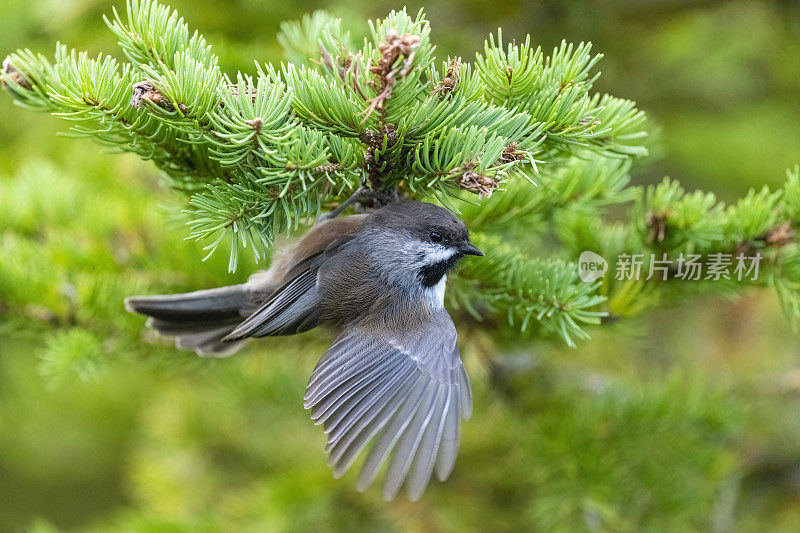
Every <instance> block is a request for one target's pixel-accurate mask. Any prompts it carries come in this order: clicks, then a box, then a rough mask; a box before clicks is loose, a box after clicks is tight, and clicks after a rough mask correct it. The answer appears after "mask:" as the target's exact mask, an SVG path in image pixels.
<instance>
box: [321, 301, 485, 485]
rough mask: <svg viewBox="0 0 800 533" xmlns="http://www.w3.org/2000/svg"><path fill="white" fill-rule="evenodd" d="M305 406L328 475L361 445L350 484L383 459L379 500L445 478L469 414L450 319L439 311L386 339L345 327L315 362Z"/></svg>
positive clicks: (371, 475)
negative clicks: (317, 428)
mask: <svg viewBox="0 0 800 533" xmlns="http://www.w3.org/2000/svg"><path fill="white" fill-rule="evenodd" d="M305 406H306V408H307V409H309V410H310V411H311V417H312V419H314V420H315V421H316V423H317V424H322V425H323V427H324V429H325V432H326V433H327V434H328V444H327V451H328V454H329V457H328V463H329V464H330V465H331V466H332V467H333V468H334V475H335V476H336V477H340V476H342V475H344V473H345V472H346V471H347V470H348V469H349V468H350V467H351V466H352V464H353V463H354V462H355V460H356V458H357V457H358V456H359V454H360V453H361V452H362V451H364V450H365V448H367V447H369V452H368V454H367V457H366V459H365V461H364V464H363V466H362V468H361V472H360V475H359V478H358V489H359V490H361V491H363V490H366V488H367V487H369V485H371V484H372V482H373V481H374V480H375V478H376V477H377V476H378V474H379V473H380V471H381V469H382V467H383V466H384V465H385V464H386V465H387V466H386V468H385V471H386V472H385V481H384V491H383V492H384V497H385V498H386V499H387V500H390V499H392V498H394V496H395V495H396V494H397V492H398V491H399V490H400V488H401V486H403V484H404V483H405V486H406V489H407V491H408V495H409V497H410V498H411V499H412V500H416V499H418V498H419V497H420V496H421V495H422V493H423V491H424V490H425V487H426V486H427V484H428V481H429V480H430V478H431V476H432V474H433V473H434V472H436V475H437V477H438V478H439V479H440V480H444V479H446V478H447V476H449V474H450V472H451V471H452V469H453V465H454V463H455V457H456V451H457V449H458V434H459V424H460V418H461V417H464V418H467V417H468V416H469V414H470V413H471V411H472V393H471V391H470V388H469V382H468V381H467V376H466V373H465V372H464V368H463V365H462V364H461V359H460V358H459V356H458V348H457V346H456V332H455V327H454V326H453V323H452V320H451V319H450V317H449V316H448V315H447V313H446V312H445V311H444V310H442V311H440V312H439V313H437V314H436V316H434V317H433V318H432V319H431V320H430V321H429V323H427V324H426V325H425V326H424V327H421V328H419V329H416V330H415V331H411V332H402V334H398V335H396V336H395V337H392V338H389V339H386V338H385V336H380V335H378V334H377V333H376V332H375V331H374V330H371V329H369V328H367V327H365V326H363V325H352V326H350V327H348V328H346V329H345V330H344V331H343V332H342V334H341V335H340V336H339V338H338V339H337V340H336V342H335V343H334V345H333V346H332V347H331V348H330V349H329V350H328V352H327V353H326V354H325V355H324V356H323V357H322V359H320V361H319V363H318V364H317V367H316V368H315V370H314V373H313V374H312V376H311V379H310V380H309V384H308V388H307V390H306V396H305Z"/></svg>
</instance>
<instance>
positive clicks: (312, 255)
mask: <svg viewBox="0 0 800 533" xmlns="http://www.w3.org/2000/svg"><path fill="white" fill-rule="evenodd" d="M465 255H477V256H482V255H483V253H482V252H481V251H480V250H479V249H478V248H476V247H475V246H474V245H473V244H472V243H471V242H470V240H469V234H468V232H467V228H466V227H465V226H464V223H463V222H462V221H461V220H459V219H458V218H456V217H455V216H454V215H453V214H452V213H450V211H448V210H446V209H444V208H442V207H439V206H435V205H432V204H427V203H423V202H412V201H400V202H396V203H392V204H389V205H387V206H384V207H382V208H380V209H377V210H376V211H374V212H372V213H370V214H360V215H349V216H343V217H339V218H332V219H330V220H326V221H323V222H322V223H320V224H317V225H315V226H314V227H312V228H311V229H310V230H309V231H308V232H306V234H305V235H304V236H303V237H302V238H301V239H300V240H299V241H298V242H297V243H296V244H294V245H293V246H291V247H289V248H287V249H286V250H285V251H283V253H281V254H279V255H278V256H277V258H276V259H275V260H274V261H273V263H272V265H271V266H270V268H269V270H267V271H264V272H259V273H256V274H254V275H253V276H251V277H250V278H249V279H248V281H247V282H246V283H243V284H241V285H233V286H230V287H221V288H217V289H209V290H201V291H196V292H190V293H187V294H174V295H165V296H135V297H131V298H128V299H126V300H125V306H126V308H127V309H128V310H129V311H131V312H134V313H140V314H143V315H146V316H148V317H149V319H148V321H147V325H148V326H150V327H152V328H154V329H155V330H157V331H158V332H159V333H160V334H161V335H163V336H167V337H173V338H174V339H175V344H176V346H177V347H178V348H180V349H186V350H194V351H195V352H196V353H197V354H198V355H200V356H203V357H207V356H213V357H225V356H228V355H230V354H232V353H233V352H235V351H236V350H238V349H239V348H240V347H241V346H242V343H243V342H244V341H245V340H246V339H249V338H251V337H264V336H267V335H292V334H295V333H300V332H303V331H307V330H309V329H311V328H314V327H316V326H326V327H329V328H333V329H334V330H336V331H337V332H338V337H337V338H336V340H335V341H334V343H333V346H331V347H330V349H329V350H328V351H327V352H326V353H325V354H324V355H323V356H322V358H321V359H320V361H319V362H318V363H317V366H316V368H315V369H314V372H313V373H312V375H311V379H310V381H309V382H308V386H307V389H306V394H305V407H306V409H309V410H310V411H311V418H312V419H313V420H315V422H316V423H317V424H322V425H323V428H324V430H325V432H326V433H327V447H326V451H327V452H328V464H329V465H330V466H332V467H333V469H334V476H335V477H337V478H338V477H341V476H342V475H344V473H345V472H346V471H347V470H348V469H349V468H350V466H351V465H352V464H353V462H354V461H355V459H356V458H357V457H358V455H359V454H360V453H361V451H362V450H364V449H365V448H366V447H367V446H368V445H369V452H368V454H367V457H366V459H365V461H364V463H363V466H362V468H361V471H360V474H359V478H358V484H357V487H358V490H359V491H362V492H363V491H364V490H366V489H367V487H369V486H370V485H371V484H372V482H373V481H374V480H375V478H376V476H377V475H378V473H379V471H380V470H381V467H382V466H383V464H384V463H386V462H388V467H387V469H386V475H385V482H384V498H386V499H387V500H391V499H393V498H394V497H395V495H396V494H397V492H398V491H399V489H400V487H401V485H402V484H403V482H404V481H405V483H406V489H407V492H408V496H409V498H410V499H411V500H412V501H416V500H417V499H419V497H420V496H421V495H422V493H423V492H424V490H425V487H426V486H427V484H428V481H429V480H430V477H431V475H432V473H433V472H434V471H435V472H436V476H437V477H438V479H439V480H440V481H444V480H445V479H447V477H448V476H449V475H450V472H451V471H452V469H453V466H454V464H455V459H456V452H457V449H458V440H459V432H460V418H464V419H465V420H466V419H468V418H469V417H470V415H471V413H472V392H471V389H470V385H469V381H468V379H467V375H466V373H465V371H464V367H463V365H462V363H461V359H460V357H459V353H458V346H457V345H456V328H455V326H454V325H453V321H452V319H451V318H450V315H449V314H448V313H447V311H446V310H445V308H444V303H443V302H444V291H445V281H446V278H447V273H448V272H449V271H450V270H451V269H452V268H453V267H454V266H455V265H456V263H457V262H458V261H459V259H461V258H462V257H464V256H465Z"/></svg>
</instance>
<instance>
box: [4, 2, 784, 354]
mask: <svg viewBox="0 0 800 533" xmlns="http://www.w3.org/2000/svg"><path fill="white" fill-rule="evenodd" d="M106 23H107V24H108V26H109V28H110V29H111V31H112V32H113V33H114V35H115V36H116V37H117V39H118V41H119V45H120V47H121V48H122V50H123V52H124V54H125V56H126V57H127V62H124V63H120V62H118V61H117V60H115V59H113V58H112V57H110V56H106V55H100V56H98V57H96V58H90V57H89V56H88V55H87V54H86V53H84V52H76V51H73V50H69V49H68V48H67V47H66V46H64V45H60V44H59V45H57V47H56V52H55V56H54V59H53V60H50V59H48V58H46V57H44V56H42V55H40V54H35V53H33V52H31V51H29V50H19V51H17V52H16V53H14V54H11V55H10V56H9V57H8V58H6V59H5V60H4V62H3V68H2V74H1V79H2V83H3V87H4V88H5V89H6V91H7V92H8V94H9V95H10V96H12V97H13V98H14V99H15V100H16V101H17V102H18V103H19V104H21V105H24V106H26V107H29V108H32V109H38V110H41V111H46V112H48V113H51V114H54V115H56V116H59V117H61V118H63V119H65V120H68V121H70V124H71V129H72V131H73V132H74V133H75V134H76V135H79V136H84V137H90V138H93V139H95V140H97V141H100V142H102V143H104V144H107V145H111V146H114V147H116V148H118V149H121V150H123V151H130V152H133V153H136V154H138V155H139V156H141V157H142V158H144V159H149V160H152V161H153V162H154V163H155V164H156V166H157V167H159V168H160V169H162V170H163V171H164V172H165V174H166V175H167V176H168V178H169V183H170V185H171V186H172V187H174V188H176V189H178V190H181V191H183V192H185V193H186V197H187V205H186V212H187V213H188V216H189V219H190V220H189V223H188V224H189V229H190V234H189V235H190V237H191V238H193V239H197V240H198V241H202V242H203V244H204V247H205V249H206V250H207V251H208V253H209V255H210V254H211V253H213V252H214V251H215V250H216V249H217V248H218V247H219V246H220V245H221V244H222V243H223V242H226V241H227V242H229V243H230V247H231V255H230V258H229V266H230V269H231V270H233V269H235V268H236V265H237V263H238V260H239V254H240V253H241V250H242V249H243V248H251V249H252V250H253V253H254V254H255V256H256V257H257V258H261V257H262V256H263V254H264V253H265V251H266V249H267V248H269V247H270V246H271V245H272V242H273V239H274V237H275V235H276V234H277V233H280V232H288V231H292V230H296V229H297V228H298V227H299V226H300V224H301V223H302V224H308V223H311V222H312V221H313V220H315V219H317V218H318V217H320V216H321V215H322V213H323V211H324V208H327V207H328V206H335V205H337V204H341V203H342V202H345V201H346V199H347V198H349V197H351V195H352V194H353V193H354V192H355V191H356V190H360V191H364V190H366V191H367V192H368V194H367V193H364V194H359V195H358V198H359V200H360V202H361V207H362V208H363V207H369V204H370V202H374V203H376V204H378V203H381V202H382V201H383V200H382V198H384V197H385V198H390V197H393V196H394V195H396V194H398V193H402V194H404V195H406V196H408V197H411V198H421V199H435V200H437V201H441V202H443V203H446V204H448V205H451V206H452V207H454V208H455V209H457V210H460V211H461V213H462V217H463V218H464V219H465V220H466V221H467V222H468V223H469V225H470V228H471V230H472V231H473V234H474V235H475V239H476V241H480V243H481V244H482V245H483V246H484V247H486V248H487V249H486V252H487V257H486V258H485V260H484V261H482V262H471V263H469V265H468V266H467V267H465V269H464V270H463V271H462V275H461V276H459V277H457V279H458V281H455V282H454V283H453V289H452V291H451V304H452V305H454V306H456V307H458V308H459V309H462V310H465V311H467V312H468V314H470V315H472V316H473V317H475V318H481V319H484V318H486V317H487V316H488V315H487V314H497V315H500V314H502V315H506V316H508V318H509V320H511V321H512V322H513V323H514V324H515V325H516V326H518V329H519V330H530V329H534V330H543V331H548V332H551V333H554V334H556V335H558V336H560V337H561V338H563V340H564V341H565V342H567V344H570V345H573V344H574V343H575V341H576V340H578V339H582V338H585V337H586V327H587V326H590V325H593V324H597V323H599V322H600V321H601V319H603V318H604V317H613V316H628V315H631V314H635V313H638V312H641V311H642V310H644V309H646V308H647V307H648V305H651V304H652V302H654V301H663V300H664V299H667V298H669V296H670V295H674V294H679V293H681V291H687V290H689V291H698V290H699V289H698V287H700V288H701V290H702V291H706V292H708V293H709V294H730V293H734V292H739V291H741V290H742V289H743V288H745V287H747V286H751V285H758V286H770V287H772V288H774V290H776V292H777V293H778V295H779V296H780V297H781V300H782V302H783V305H784V308H785V309H786V311H787V313H788V314H789V315H790V316H791V317H793V319H795V320H798V319H800V296H798V294H800V291H798V287H800V266H798V265H800V249H799V248H798V243H797V242H796V230H797V228H798V224H800V176H798V171H797V169H795V170H794V171H793V172H791V173H790V175H789V180H788V182H787V184H786V186H785V187H784V188H783V189H781V190H779V191H769V190H767V189H763V190H760V191H753V192H751V193H750V194H749V195H747V196H746V197H745V198H743V199H742V200H740V201H739V202H737V203H735V204H733V205H724V204H722V203H720V202H718V201H717V199H716V198H715V197H714V195H712V194H710V193H703V192H699V191H697V192H691V193H687V192H686V191H685V190H684V189H683V188H682V187H681V186H680V185H679V184H678V182H677V181H673V180H665V181H663V182H662V183H661V184H659V185H656V186H651V187H645V188H643V187H635V186H630V185H629V181H630V178H629V169H630V162H631V160H632V159H633V158H635V157H638V156H642V155H645V154H646V153H647V150H646V147H645V145H644V142H645V139H646V135H647V134H646V124H645V116H644V114H643V113H642V112H641V111H639V110H637V109H636V107H635V104H634V103H633V102H631V101H628V100H624V99H620V98H616V97H614V96H609V95H599V94H596V93H593V92H592V85H593V83H594V81H595V80H596V79H597V76H598V73H597V72H596V70H595V67H596V65H597V63H598V62H599V61H600V59H601V56H600V55H599V54H593V53H592V50H591V45H590V44H589V43H580V44H578V45H577V46H575V45H571V44H568V43H562V44H561V45H560V46H559V47H557V48H556V49H555V50H553V52H552V53H551V54H550V55H546V54H545V52H544V51H543V50H542V49H541V48H540V47H534V46H533V45H532V44H531V39H530V37H527V38H525V39H524V40H523V41H520V42H517V41H511V42H510V43H505V42H504V41H503V36H502V33H501V31H500V30H498V32H497V35H496V36H490V37H489V39H488V40H487V41H486V43H485V45H484V49H483V51H482V52H480V53H478V54H477V55H476V57H475V61H474V62H472V63H470V62H465V61H463V60H462V59H461V58H448V59H447V60H445V61H441V62H440V63H437V61H436V59H435V57H434V55H433V52H434V46H433V45H432V44H431V42H430V25H429V23H428V21H427V20H426V19H425V16H424V14H423V13H422V12H421V11H420V12H419V13H418V14H417V15H416V16H414V17H411V16H409V15H408V14H407V13H406V12H405V11H404V10H403V11H393V12H391V13H390V14H389V15H388V16H387V17H386V18H385V19H383V20H379V21H375V22H373V23H371V25H370V32H369V35H368V36H367V38H366V39H364V42H363V44H362V45H361V46H355V45H354V44H353V43H354V41H353V40H351V38H350V36H349V35H348V34H347V33H345V32H343V31H342V27H341V21H339V20H338V19H335V18H333V17H331V16H330V15H328V14H326V13H324V12H317V13H314V14H313V15H310V16H307V17H304V18H303V20H301V21H299V22H290V23H284V24H283V25H282V26H281V32H280V34H279V36H278V40H279V42H280V43H281V45H282V46H283V48H284V50H285V51H286V54H287V58H288V59H289V60H290V62H289V63H284V64H282V65H280V66H275V65H263V66H262V65H256V72H255V73H254V74H247V73H241V72H237V73H230V74H228V73H225V72H224V70H223V69H222V68H221V66H220V65H219V60H218V58H217V56H216V55H215V54H214V53H213V52H212V49H211V46H210V45H209V44H208V43H207V42H206V40H205V39H204V37H203V36H202V35H201V34H200V33H199V32H197V31H192V30H190V29H189V26H188V24H187V23H186V22H185V21H184V20H183V18H181V17H180V16H179V15H178V14H177V13H176V12H175V11H173V10H171V9H170V8H169V7H167V6H164V5H161V4H159V3H158V2H156V1H154V0H129V1H128V4H127V13H126V14H124V15H123V14H120V13H118V12H116V11H114V13H113V17H111V18H107V19H106ZM359 187H364V188H365V189H359ZM456 199H460V200H466V201H465V202H462V201H456ZM345 206H346V205H345ZM611 211H613V212H614V214H615V215H614V217H612V216H611ZM336 212H337V213H338V211H336ZM619 213H625V216H624V217H622V218H620V217H619ZM612 218H614V221H611V220H612ZM510 242H514V245H513V246H512V245H511V244H509V243H510ZM583 250H594V251H596V252H597V253H600V254H602V255H604V257H608V258H613V257H616V256H618V255H619V254H624V253H628V254H632V253H641V254H647V253H652V254H659V257H661V256H663V257H668V258H672V259H675V260H677V259H678V258H679V257H681V254H690V253H692V254H701V255H703V256H709V255H711V254H738V253H741V254H745V253H746V254H752V253H761V254H763V255H764V256H765V263H764V266H763V268H764V275H763V276H762V277H760V278H759V279H758V280H757V281H753V282H752V283H739V284H732V283H717V284H711V283H705V282H702V283H698V284H696V285H693V284H687V283H678V282H677V280H676V276H675V275H674V274H675V273H674V272H672V273H671V274H670V275H669V276H667V277H666V279H663V280H657V279H651V280H641V281H619V280H615V279H613V277H609V276H606V277H605V278H603V279H602V280H598V281H595V282H592V283H586V282H583V281H581V280H580V279H579V278H578V274H577V270H576V267H575V259H576V258H577V255H578V254H580V252H581V251H583ZM545 257H548V259H545ZM644 266H645V267H646V266H648V265H644ZM668 288H669V289H668ZM534 324H536V325H538V326H539V328H534V327H532V326H533V325H534Z"/></svg>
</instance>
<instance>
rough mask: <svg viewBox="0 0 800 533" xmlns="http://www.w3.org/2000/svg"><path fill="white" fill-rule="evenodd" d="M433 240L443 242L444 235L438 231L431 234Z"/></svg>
mask: <svg viewBox="0 0 800 533" xmlns="http://www.w3.org/2000/svg"><path fill="white" fill-rule="evenodd" d="M431 240H432V241H433V242H442V234H441V233H439V232H438V231H432V232H431Z"/></svg>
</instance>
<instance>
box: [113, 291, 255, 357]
mask: <svg viewBox="0 0 800 533" xmlns="http://www.w3.org/2000/svg"><path fill="white" fill-rule="evenodd" d="M248 306H252V302H251V301H250V299H249V298H248V292H247V289H246V288H245V286H244V285H231V286H230V287H220V288H218V289H208V290H202V291H195V292H188V293H185V294H168V295H157V296H132V297H130V298H126V299H125V308H126V309H127V310H128V311H130V312H131V313H139V314H141V315H145V316H147V317H149V319H148V321H147V325H148V326H149V327H152V328H153V329H155V330H156V331H157V332H158V333H159V334H160V335H161V336H164V337H171V338H174V339H175V346H177V347H178V348H179V349H181V350H192V351H194V352H196V353H197V354H198V355H200V356H201V357H227V356H229V355H231V354H233V353H234V352H236V351H237V350H239V348H241V346H242V344H243V343H244V341H242V340H239V341H233V342H230V341H222V338H223V337H225V336H226V335H228V334H229V333H231V332H232V331H233V330H234V329H235V328H236V326H238V325H239V324H240V323H241V322H242V321H243V320H244V319H245V317H247V315H248V314H249V312H248V311H247V308H248ZM250 311H252V308H251V309H250Z"/></svg>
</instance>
